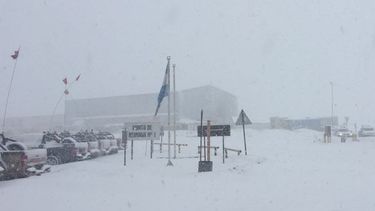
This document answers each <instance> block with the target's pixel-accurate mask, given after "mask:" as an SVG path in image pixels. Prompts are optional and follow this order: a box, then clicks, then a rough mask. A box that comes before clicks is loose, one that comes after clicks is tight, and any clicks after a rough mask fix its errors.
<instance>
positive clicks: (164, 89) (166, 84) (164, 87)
mask: <svg viewBox="0 0 375 211" xmlns="http://www.w3.org/2000/svg"><path fill="white" fill-rule="evenodd" d="M169 73H170V68H169V59H168V64H167V68H166V70H165V75H164V80H163V85H162V86H161V88H160V92H159V96H158V106H157V107H156V111H155V116H156V115H157V114H158V111H159V108H160V105H161V102H162V101H163V98H164V97H166V96H168V95H169Z"/></svg>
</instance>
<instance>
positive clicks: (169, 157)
mask: <svg viewBox="0 0 375 211" xmlns="http://www.w3.org/2000/svg"><path fill="white" fill-rule="evenodd" d="M167 60H168V79H167V80H168V163H167V166H173V163H172V161H171V105H170V104H171V86H170V84H171V83H170V82H171V70H170V67H169V65H170V60H171V57H170V56H168V57H167Z"/></svg>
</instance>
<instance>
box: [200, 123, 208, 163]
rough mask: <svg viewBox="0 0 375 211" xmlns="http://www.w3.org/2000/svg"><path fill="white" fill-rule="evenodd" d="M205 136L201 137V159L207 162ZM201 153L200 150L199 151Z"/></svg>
mask: <svg viewBox="0 0 375 211" xmlns="http://www.w3.org/2000/svg"><path fill="white" fill-rule="evenodd" d="M202 133H203V128H202ZM206 149H207V147H206V136H204V135H203V157H204V161H206V160H207V153H206ZM201 151H202V149H201Z"/></svg>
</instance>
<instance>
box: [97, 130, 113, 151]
mask: <svg viewBox="0 0 375 211" xmlns="http://www.w3.org/2000/svg"><path fill="white" fill-rule="evenodd" d="M95 137H96V138H97V139H98V140H99V148H100V150H101V151H102V152H104V153H105V154H114V153H117V152H118V145H117V140H116V139H115V137H114V135H113V134H111V133H109V132H98V133H96V134H95Z"/></svg>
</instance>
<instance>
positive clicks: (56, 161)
mask: <svg viewBox="0 0 375 211" xmlns="http://www.w3.org/2000/svg"><path fill="white" fill-rule="evenodd" d="M59 163H60V162H59V159H58V158H57V157H56V156H49V157H48V158H47V164H48V165H51V166H52V165H58V164H59Z"/></svg>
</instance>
